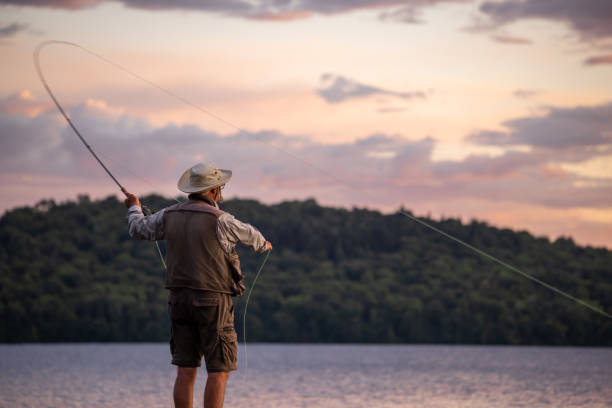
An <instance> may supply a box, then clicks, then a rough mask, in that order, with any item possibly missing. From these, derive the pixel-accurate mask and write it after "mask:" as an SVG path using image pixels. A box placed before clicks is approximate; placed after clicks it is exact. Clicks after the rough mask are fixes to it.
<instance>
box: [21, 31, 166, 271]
mask: <svg viewBox="0 0 612 408" xmlns="http://www.w3.org/2000/svg"><path fill="white" fill-rule="evenodd" d="M50 44H67V45H76V44H73V43H69V42H64V41H44V42H42V43H40V44H38V46H37V47H36V49H34V56H33V57H34V67H35V68H36V73H37V74H38V78H39V79H40V82H42V84H43V86H44V88H45V90H46V91H47V93H48V94H49V96H50V97H51V100H52V101H53V103H55V106H56V107H57V109H58V110H59V112H60V113H61V114H62V116H63V117H64V119H66V122H68V124H69V125H70V127H71V128H72V130H73V131H74V133H75V134H76V135H77V136H78V137H79V140H80V141H81V142H83V144H84V145H85V147H86V148H87V150H89V153H91V155H92V156H93V157H94V159H96V161H97V162H98V163H99V164H100V166H102V168H103V169H104V171H105V172H106V174H108V176H109V177H110V178H111V179H112V180H113V181H114V182H115V184H117V187H119V190H121V192H122V193H124V194H126V193H127V192H128V191H127V190H126V189H125V187H123V185H122V184H121V183H120V182H119V180H117V177H115V176H114V175H113V173H111V171H110V170H109V169H108V167H106V165H105V164H104V162H103V161H102V160H101V159H100V157H98V155H97V154H96V152H95V151H94V150H93V149H92V147H91V145H90V144H89V143H87V140H85V138H84V137H83V135H82V134H81V132H79V129H77V127H76V126H75V125H74V123H73V122H72V120H70V117H69V116H68V114H67V113H66V111H64V108H62V105H61V104H60V103H59V101H58V100H57V98H56V97H55V94H53V91H52V90H51V88H50V87H49V84H48V83H47V80H46V78H45V75H44V74H43V71H42V69H41V66H40V51H41V50H42V49H43V48H44V47H45V46H47V45H50ZM141 208H142V212H143V214H144V215H151V214H152V211H151V210H150V209H149V208H148V207H147V206H145V205H141ZM154 243H155V247H156V249H157V253H158V255H159V259H160V260H161V263H162V265H163V267H164V270H165V269H166V261H165V260H164V256H163V255H162V252H161V248H160V247H159V244H158V243H157V241H154Z"/></svg>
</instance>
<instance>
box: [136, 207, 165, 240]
mask: <svg viewBox="0 0 612 408" xmlns="http://www.w3.org/2000/svg"><path fill="white" fill-rule="evenodd" d="M127 220H128V231H129V234H130V237H132V238H136V239H142V240H148V241H157V240H160V239H164V210H161V211H158V212H156V213H155V214H152V215H149V216H145V215H144V214H143V213H142V209H141V208H140V207H139V206H137V205H133V206H131V207H130V208H129V209H128V214H127Z"/></svg>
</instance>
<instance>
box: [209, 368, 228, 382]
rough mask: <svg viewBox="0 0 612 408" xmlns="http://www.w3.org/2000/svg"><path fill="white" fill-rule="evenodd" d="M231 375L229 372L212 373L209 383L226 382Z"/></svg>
mask: <svg viewBox="0 0 612 408" xmlns="http://www.w3.org/2000/svg"><path fill="white" fill-rule="evenodd" d="M229 375H230V372H229V371H218V372H212V373H210V372H209V373H208V381H215V382H225V381H227V379H228V378H229Z"/></svg>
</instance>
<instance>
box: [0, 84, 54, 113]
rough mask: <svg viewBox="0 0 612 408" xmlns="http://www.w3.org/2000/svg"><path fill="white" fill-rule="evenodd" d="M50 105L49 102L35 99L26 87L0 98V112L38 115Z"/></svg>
mask: <svg viewBox="0 0 612 408" xmlns="http://www.w3.org/2000/svg"><path fill="white" fill-rule="evenodd" d="M50 106H51V105H50V103H48V102H41V101H39V100H38V99H36V98H35V97H34V95H32V94H31V93H30V91H29V90H27V89H24V90H23V91H21V92H18V93H14V94H11V95H8V96H7V97H5V98H2V99H0V112H5V113H9V114H22V115H25V116H29V117H34V116H36V115H38V114H39V113H41V112H42V111H44V110H46V109H49V107H50Z"/></svg>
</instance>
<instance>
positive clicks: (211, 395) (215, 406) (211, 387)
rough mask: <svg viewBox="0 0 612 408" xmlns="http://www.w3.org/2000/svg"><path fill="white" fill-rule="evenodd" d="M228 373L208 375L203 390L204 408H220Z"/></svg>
mask: <svg viewBox="0 0 612 408" xmlns="http://www.w3.org/2000/svg"><path fill="white" fill-rule="evenodd" d="M229 375H230V373H229V372H226V373H208V379H207V380H206V388H205V389H204V408H222V407H223V399H224V398H225V385H226V384H227V379H228V378H229Z"/></svg>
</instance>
